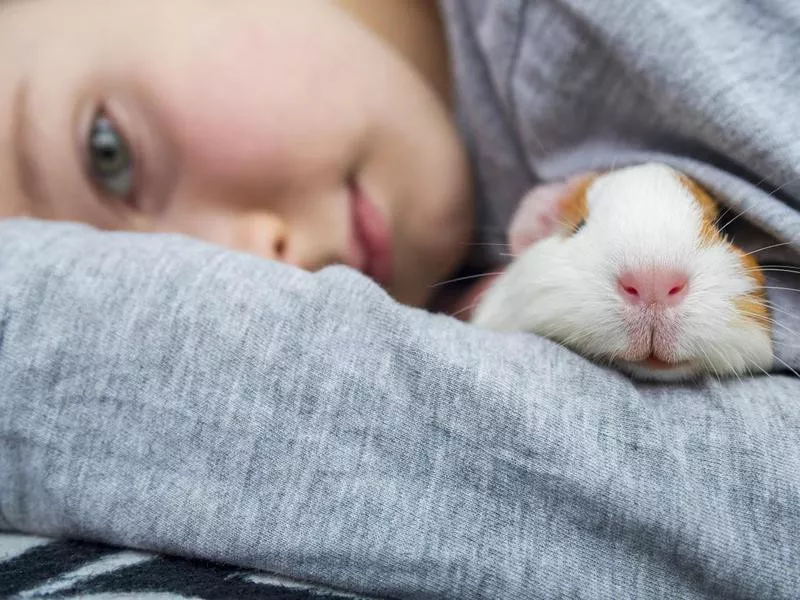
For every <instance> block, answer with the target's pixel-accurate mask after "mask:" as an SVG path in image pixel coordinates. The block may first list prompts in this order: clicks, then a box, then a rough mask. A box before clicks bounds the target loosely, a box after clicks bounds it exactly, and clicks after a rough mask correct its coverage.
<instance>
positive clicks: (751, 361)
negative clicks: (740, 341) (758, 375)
mask: <svg viewBox="0 0 800 600" xmlns="http://www.w3.org/2000/svg"><path fill="white" fill-rule="evenodd" d="M744 359H745V360H746V361H747V362H749V363H750V364H752V365H753V366H754V367H755V368H756V369H758V370H759V371H761V372H762V373H763V374H764V375H766V376H767V377H772V375H770V374H769V372H767V371H765V370H764V367H762V366H761V365H760V364H758V363H757V362H756V361H754V360H753V359H752V358H750V357H749V356H745V357H744Z"/></svg>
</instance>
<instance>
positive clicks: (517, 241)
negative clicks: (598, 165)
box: [508, 173, 596, 256]
mask: <svg viewBox="0 0 800 600" xmlns="http://www.w3.org/2000/svg"><path fill="white" fill-rule="evenodd" d="M595 177H596V174H594V173H587V174H583V175H578V176H575V177H572V178H570V179H568V180H567V181H564V182H559V183H548V184H543V185H538V186H536V187H534V188H532V189H531V190H530V191H529V192H528V193H527V194H525V196H524V197H523V198H522V201H521V202H520V205H519V207H518V208H517V212H516V213H515V214H514V218H513V219H512V221H511V227H510V228H509V231H508V240H509V243H510V245H511V253H512V254H513V255H515V256H519V255H520V254H521V253H522V252H524V251H525V249H526V248H528V247H530V246H532V245H533V244H535V243H536V242H538V241H540V240H542V239H544V238H547V237H550V236H551V235H555V234H564V233H568V232H570V231H572V230H573V229H574V228H575V227H576V226H577V225H578V223H580V221H581V220H582V219H583V217H584V216H585V212H586V189H587V188H588V187H589V185H590V184H591V182H592V181H593V180H594V179H595Z"/></svg>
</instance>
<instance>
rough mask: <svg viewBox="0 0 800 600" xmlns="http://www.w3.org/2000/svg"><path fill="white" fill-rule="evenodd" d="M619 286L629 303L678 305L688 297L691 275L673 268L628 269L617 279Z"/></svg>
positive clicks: (623, 296)
mask: <svg viewBox="0 0 800 600" xmlns="http://www.w3.org/2000/svg"><path fill="white" fill-rule="evenodd" d="M617 288H618V290H619V294H620V296H622V298H623V299H624V300H625V301H626V302H627V303H629V304H634V305H650V304H656V305H659V306H677V305H678V304H680V303H681V302H683V300H684V298H686V292H687V290H688V288H689V277H688V276H687V275H686V274H685V273H682V272H680V271H676V270H671V269H644V270H641V271H628V272H626V273H623V274H622V275H620V276H619V278H618V279H617Z"/></svg>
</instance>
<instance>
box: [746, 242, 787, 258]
mask: <svg viewBox="0 0 800 600" xmlns="http://www.w3.org/2000/svg"><path fill="white" fill-rule="evenodd" d="M792 244H794V242H781V243H780V244H772V245H771V246H764V247H763V248H759V249H758V250H753V251H752V252H748V253H747V254H745V256H752V255H753V254H757V253H758V252H763V251H764V250H772V249H773V248H780V247H781V246H791V245H792Z"/></svg>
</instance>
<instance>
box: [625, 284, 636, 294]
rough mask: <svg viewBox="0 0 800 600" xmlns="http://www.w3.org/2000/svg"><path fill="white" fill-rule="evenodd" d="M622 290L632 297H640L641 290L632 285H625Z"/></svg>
mask: <svg viewBox="0 0 800 600" xmlns="http://www.w3.org/2000/svg"><path fill="white" fill-rule="evenodd" d="M622 289H623V290H624V291H625V293H626V294H628V295H630V296H638V295H639V290H637V289H636V288H635V287H633V286H632V285H623V286H622Z"/></svg>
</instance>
